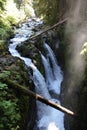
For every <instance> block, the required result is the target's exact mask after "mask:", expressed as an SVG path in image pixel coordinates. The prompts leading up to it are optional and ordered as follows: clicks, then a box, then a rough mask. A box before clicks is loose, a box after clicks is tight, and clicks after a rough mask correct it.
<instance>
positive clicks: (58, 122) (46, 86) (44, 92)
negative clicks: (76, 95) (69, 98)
mask: <svg viewBox="0 0 87 130" xmlns="http://www.w3.org/2000/svg"><path fill="white" fill-rule="evenodd" d="M40 24H42V22H41V21H40V20H39V19H37V18H35V19H34V20H32V19H29V20H28V21H27V22H25V23H23V24H22V25H21V27H20V28H18V29H16V30H15V36H14V38H12V39H10V45H9V52H10V53H11V55H12V56H14V57H19V58H20V59H21V60H23V61H24V62H25V64H26V66H27V68H31V69H32V71H33V74H32V75H31V79H32V81H33V82H34V84H35V91H36V93H38V94H40V95H41V96H43V97H45V98H46V99H50V100H52V101H54V102H56V103H58V104H61V103H60V100H59V98H58V97H59V96H60V89H61V82H62V80H63V74H62V71H61V69H60V66H59V65H58V63H57V60H56V57H55V55H54V53H53V50H52V49H51V48H50V46H49V45H48V44H47V43H46V42H45V41H43V46H44V51H45V54H44V55H43V52H40V56H41V59H42V63H43V66H44V71H45V77H44V76H43V75H42V74H41V72H40V71H39V69H38V68H37V67H36V66H35V65H34V63H33V62H32V60H31V59H30V58H26V57H22V56H21V55H20V54H19V52H18V51H17V50H16V47H17V45H19V44H21V43H22V42H24V41H25V40H27V39H28V38H29V37H30V36H31V35H32V34H34V31H33V28H35V27H36V26H39V25H40ZM39 51H40V50H39ZM28 70H29V69H28ZM36 105H37V114H36V115H37V117H36V126H37V128H38V130H65V128H64V113H62V112H60V111H58V110H56V109H54V108H52V107H50V106H48V105H45V104H43V103H41V102H39V101H36ZM27 129H28V128H27ZM34 130H36V129H35V127H34Z"/></svg>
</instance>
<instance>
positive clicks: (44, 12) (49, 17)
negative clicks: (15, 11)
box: [34, 0, 59, 24]
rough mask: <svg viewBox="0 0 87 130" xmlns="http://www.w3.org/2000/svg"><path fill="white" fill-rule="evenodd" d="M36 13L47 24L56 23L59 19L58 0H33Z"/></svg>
mask: <svg viewBox="0 0 87 130" xmlns="http://www.w3.org/2000/svg"><path fill="white" fill-rule="evenodd" d="M34 7H35V10H36V14H37V15H38V16H39V17H40V16H41V17H43V19H44V20H45V21H46V23H48V24H52V23H56V22H57V21H58V19H59V12H58V11H59V1H58V0H54V1H52V0H45V1H44V0H36V1H35V2H34Z"/></svg>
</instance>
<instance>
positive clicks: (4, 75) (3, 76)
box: [0, 71, 11, 79]
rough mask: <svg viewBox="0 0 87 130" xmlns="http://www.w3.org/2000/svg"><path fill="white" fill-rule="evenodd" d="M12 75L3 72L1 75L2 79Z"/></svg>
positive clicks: (8, 72)
mask: <svg viewBox="0 0 87 130" xmlns="http://www.w3.org/2000/svg"><path fill="white" fill-rule="evenodd" d="M10 74H11V72H10V71H3V72H2V73H0V79H2V78H7V77H9V75H10Z"/></svg>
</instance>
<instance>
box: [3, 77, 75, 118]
mask: <svg viewBox="0 0 87 130" xmlns="http://www.w3.org/2000/svg"><path fill="white" fill-rule="evenodd" d="M2 82H4V83H6V84H7V85H8V87H11V88H13V89H18V90H19V91H20V92H23V94H26V95H27V96H32V97H33V98H35V99H36V100H38V101H40V102H42V103H44V104H46V105H49V106H51V107H53V108H55V109H57V110H60V111H61V112H64V113H66V114H69V115H71V116H75V113H74V112H72V111H70V110H68V109H67V108H65V107H63V106H61V105H58V104H57V103H54V102H53V101H50V100H48V99H46V98H44V97H42V96H40V95H39V94H36V93H34V92H32V91H30V90H28V89H27V88H26V87H24V86H22V85H19V84H18V83H15V82H13V81H12V80H9V79H4V80H2Z"/></svg>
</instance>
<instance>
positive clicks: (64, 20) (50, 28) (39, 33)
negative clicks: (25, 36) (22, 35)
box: [29, 18, 68, 40]
mask: <svg viewBox="0 0 87 130" xmlns="http://www.w3.org/2000/svg"><path fill="white" fill-rule="evenodd" d="M67 20H68V18H65V19H63V20H61V21H60V22H58V23H56V24H54V25H53V26H51V27H48V28H46V29H44V30H43V31H40V32H38V34H36V35H34V36H32V37H30V38H29V40H32V39H34V38H37V37H38V36H40V35H42V34H43V33H45V32H47V31H49V30H52V29H54V28H55V27H57V26H58V25H60V24H62V23H64V22H66V21H67Z"/></svg>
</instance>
